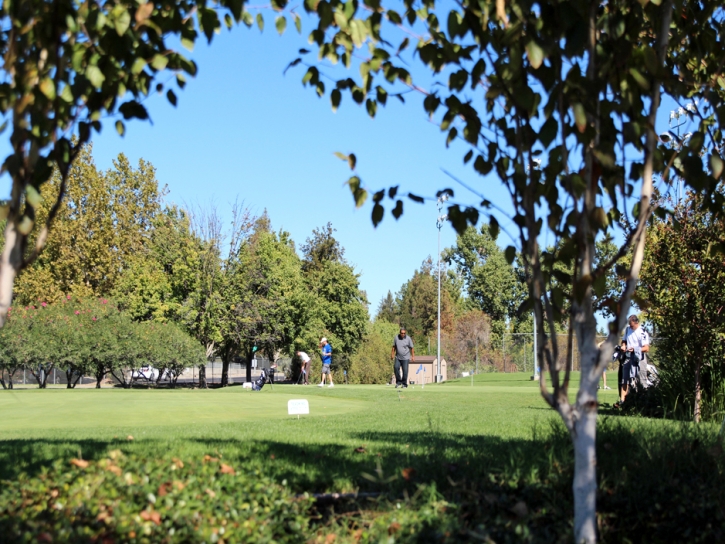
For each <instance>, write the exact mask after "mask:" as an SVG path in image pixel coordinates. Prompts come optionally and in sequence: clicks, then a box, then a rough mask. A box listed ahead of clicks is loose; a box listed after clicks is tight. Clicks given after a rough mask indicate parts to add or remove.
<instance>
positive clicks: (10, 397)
mask: <svg viewBox="0 0 725 544" xmlns="http://www.w3.org/2000/svg"><path fill="white" fill-rule="evenodd" d="M309 389H310V388H302V387H299V388H297V387H294V388H293V387H292V386H276V387H275V390H274V391H272V390H271V388H269V386H267V387H265V388H264V390H262V391H260V392H252V391H249V390H244V389H242V388H241V387H230V388H228V389H210V390H206V391H201V390H188V389H177V390H123V389H113V390H109V389H101V390H98V389H75V390H73V389H71V390H67V389H48V390H45V391H41V390H24V391H5V392H4V393H3V394H2V395H0V412H2V414H3V418H2V422H0V429H1V430H3V431H19V430H23V429H43V428H48V429H51V428H52V429H54V430H60V429H63V428H68V429H71V428H72V429H79V428H89V427H103V428H108V427H151V426H162V425H179V424H183V425H199V424H202V425H203V424H204V423H208V422H214V423H219V422H234V421H244V420H250V419H259V418H263V419H282V418H286V417H290V416H288V415H287V401H288V400H289V399H295V398H307V399H308V400H309V403H310V416H304V417H323V416H331V415H339V414H345V413H349V412H353V411H357V410H362V409H364V408H365V406H366V405H368V403H367V402H365V401H363V400H357V399H347V398H338V397H336V396H333V395H332V393H333V391H332V390H331V391H329V393H330V394H325V393H328V391H327V390H325V391H319V392H318V391H314V394H312V395H310V394H309V392H308V391H309ZM315 389H316V388H315ZM306 390H307V391H306ZM310 392H311V391H310Z"/></svg>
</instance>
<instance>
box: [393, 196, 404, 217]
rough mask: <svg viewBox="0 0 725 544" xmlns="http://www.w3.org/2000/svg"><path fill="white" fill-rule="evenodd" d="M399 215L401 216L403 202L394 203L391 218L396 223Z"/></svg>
mask: <svg viewBox="0 0 725 544" xmlns="http://www.w3.org/2000/svg"><path fill="white" fill-rule="evenodd" d="M401 215H403V201H402V200H398V201H396V202H395V208H393V217H395V220H396V221H397V220H398V219H400V216H401Z"/></svg>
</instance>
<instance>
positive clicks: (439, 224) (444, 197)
mask: <svg viewBox="0 0 725 544" xmlns="http://www.w3.org/2000/svg"><path fill="white" fill-rule="evenodd" d="M447 200H448V194H443V195H441V196H439V197H438V203H437V204H438V219H437V220H436V228H437V229H438V345H437V361H438V365H437V366H438V368H437V371H436V372H437V373H436V382H437V383H440V382H441V381H443V376H442V375H441V228H442V227H443V222H444V221H446V220H447V219H448V216H447V215H444V214H442V213H441V212H442V211H443V204H444V203H445V202H446V201H447Z"/></svg>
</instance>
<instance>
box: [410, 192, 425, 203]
mask: <svg viewBox="0 0 725 544" xmlns="http://www.w3.org/2000/svg"><path fill="white" fill-rule="evenodd" d="M408 198H409V199H410V200H412V201H413V202H417V203H418V204H423V203H425V199H424V198H423V197H422V196H418V195H414V194H413V193H408Z"/></svg>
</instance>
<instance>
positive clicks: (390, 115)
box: [0, 18, 667, 314]
mask: <svg viewBox="0 0 725 544" xmlns="http://www.w3.org/2000/svg"><path fill="white" fill-rule="evenodd" d="M272 22H273V21H272V20H271V18H268V20H267V27H266V30H265V32H264V33H263V34H260V32H259V31H258V30H257V29H256V27H255V28H253V29H247V28H245V27H239V28H235V29H234V30H233V31H232V32H227V31H223V32H222V33H221V34H220V35H218V36H216V37H215V39H214V43H213V44H212V45H211V46H207V45H206V44H205V43H201V42H202V41H203V40H202V41H200V43H199V44H197V48H196V49H195V51H194V52H193V53H192V54H191V56H192V57H193V58H194V59H195V60H196V61H197V63H198V65H199V73H198V75H197V77H196V78H195V79H192V80H190V81H189V83H188V85H187V87H186V89H185V90H184V91H180V92H178V93H177V95H178V97H179V104H178V106H177V107H176V108H174V107H172V106H171V105H170V104H169V103H168V102H167V100H166V98H165V97H164V96H162V95H156V94H154V95H152V96H151V97H150V98H149V99H148V100H147V101H146V102H145V105H146V107H147V109H148V110H149V112H150V114H151V118H152V121H153V122H152V123H148V122H141V121H134V122H131V123H128V124H127V127H126V136H125V137H124V138H121V137H119V136H118V135H117V134H116V132H115V130H114V128H113V123H112V122H110V123H107V124H106V125H105V127H104V132H103V134H101V135H100V136H98V135H94V140H93V145H94V157H95V160H96V163H97V165H98V166H99V167H100V168H103V169H105V168H109V167H111V161H112V160H113V158H114V157H115V156H116V155H118V154H119V153H124V154H126V155H127V156H128V157H129V158H130V160H131V161H132V162H134V163H135V162H136V161H138V159H140V158H143V159H145V160H148V161H150V162H151V163H152V164H154V166H155V167H156V168H157V177H158V180H159V182H160V184H161V185H167V186H168V188H169V195H168V197H167V198H168V201H169V202H174V203H177V204H181V205H191V206H196V205H200V206H205V205H208V204H210V203H214V204H216V206H217V207H218V209H219V211H220V212H222V214H223V216H224V217H225V219H226V220H227V221H230V220H231V217H230V213H229V211H230V205H231V203H232V202H233V201H234V200H235V199H237V198H239V199H240V200H243V201H244V203H245V204H246V205H247V206H248V207H250V208H251V209H252V210H253V211H254V212H256V213H262V211H263V210H264V209H267V211H268V213H269V215H270V218H271V220H272V224H273V226H274V228H275V229H279V228H284V229H285V230H287V231H289V232H290V233H291V234H292V237H293V238H294V240H295V241H296V242H297V243H298V245H300V244H302V243H303V242H304V240H305V239H306V238H307V237H308V236H309V235H310V233H311V232H312V229H313V228H315V227H320V226H322V225H325V224H326V223H327V222H331V223H332V224H333V226H334V227H335V228H336V229H337V234H336V236H337V237H338V239H339V240H340V242H341V243H342V245H343V246H344V248H345V251H346V257H347V259H348V260H349V262H350V263H352V264H353V265H354V266H355V267H356V269H357V271H358V272H359V273H360V274H361V278H360V279H361V286H362V288H363V289H364V290H365V291H367V294H368V298H369V301H370V309H371V313H373V314H374V312H375V309H376V308H377V305H378V303H379V301H380V299H381V297H383V296H384V295H385V294H386V293H387V291H388V290H391V291H393V292H395V291H396V290H398V289H399V288H400V286H401V285H402V284H403V283H404V282H405V281H406V280H407V279H408V278H410V277H411V275H412V273H413V271H414V270H415V269H417V268H418V267H419V266H420V264H421V262H422V261H423V260H424V259H425V258H426V257H427V256H428V255H431V256H433V257H435V254H436V251H437V233H436V228H435V222H436V216H437V210H436V208H435V205H434V204H433V203H430V202H429V203H426V204H424V205H420V204H415V203H413V202H411V201H408V200H407V199H406V200H405V202H404V203H405V214H404V215H403V217H402V218H401V219H400V220H399V221H397V222H396V221H395V220H394V219H393V217H392V216H391V215H389V214H386V216H385V219H384V221H383V222H382V224H381V225H379V226H378V228H377V229H376V228H373V226H372V223H371V220H370V211H371V206H370V205H369V204H368V205H366V206H365V207H364V208H362V209H359V210H356V209H355V207H354V204H353V200H352V197H351V195H350V192H349V190H348V189H347V187H346V186H344V185H343V184H344V181H345V180H346V179H347V178H348V177H349V176H350V170H349V168H348V166H347V164H346V163H344V162H343V161H341V160H340V159H338V158H337V157H335V156H334V152H336V151H340V152H343V153H349V152H355V154H356V155H357V158H358V173H359V175H360V176H361V178H362V179H363V182H364V183H365V184H366V186H367V187H368V188H370V189H373V190H376V189H380V188H383V187H389V186H392V185H400V190H401V191H402V192H407V191H411V192H414V193H416V194H420V195H426V196H434V195H435V192H436V191H437V190H438V189H441V188H443V187H448V186H453V187H454V188H455V190H456V195H457V197H461V198H460V200H465V201H467V202H470V203H474V202H476V200H477V199H476V198H475V197H473V196H471V195H467V194H466V191H465V190H463V189H462V188H460V187H457V186H455V184H454V182H452V181H451V180H450V179H449V178H448V177H447V176H446V175H445V174H444V173H443V172H442V171H441V169H442V168H445V169H447V170H449V171H450V172H452V173H453V174H455V175H456V176H458V177H460V178H461V179H463V180H465V181H467V182H470V183H471V184H473V185H475V186H476V187H477V189H479V190H483V191H484V192H485V194H486V196H487V197H488V198H489V199H490V200H492V201H494V202H496V203H497V204H499V205H500V206H502V207H504V208H510V206H509V205H508V201H507V199H508V197H507V194H506V193H505V192H504V190H503V188H502V186H501V185H500V184H499V183H498V181H496V180H495V179H493V178H492V176H489V178H487V179H485V180H481V178H478V177H476V176H474V175H473V174H472V171H471V169H470V168H469V167H464V166H463V164H462V156H463V154H464V153H465V148H464V147H462V146H460V145H459V144H455V143H454V144H453V145H452V146H451V149H446V147H445V139H444V136H443V135H442V134H441V133H440V132H439V130H438V129H437V127H436V126H435V125H433V124H432V123H430V122H429V121H428V120H427V118H426V116H425V114H424V112H423V109H422V107H421V106H420V103H421V100H422V97H420V96H417V95H416V94H415V93H411V94H408V95H407V97H406V98H407V104H406V105H402V104H400V103H399V102H398V101H397V100H394V99H391V100H389V101H388V106H387V107H386V108H380V109H379V110H378V115H377V117H376V118H375V119H370V118H369V117H368V115H367V113H366V112H365V110H364V108H361V107H360V106H358V105H356V104H354V103H353V102H352V101H351V100H350V98H349V96H344V97H343V101H342V106H341V107H340V109H339V110H338V112H337V113H333V112H332V111H331V108H330V104H329V100H328V98H322V99H320V98H318V97H317V95H316V94H315V92H314V91H313V90H311V89H309V88H303V86H302V84H301V82H300V80H301V78H302V75H303V74H304V71H305V69H304V68H303V67H302V66H297V67H295V68H293V69H291V70H289V71H288V72H287V74H286V75H283V71H284V69H285V67H286V66H287V65H288V64H289V62H290V61H291V60H293V59H294V58H295V57H296V56H297V55H296V53H297V50H298V49H299V48H301V47H309V46H308V44H307V39H306V33H305V29H303V35H302V36H300V35H298V34H297V33H296V32H295V31H294V29H288V31H287V32H286V34H285V35H284V36H281V37H280V36H278V35H277V33H276V32H275V30H274V27H273V24H272ZM290 26H291V25H290ZM310 49H314V48H313V47H312V48H310ZM340 70H341V69H338V71H337V72H336V74H337V75H338V76H339V75H340V74H341V73H342V72H341V71H340ZM663 109H664V108H663ZM664 115H665V116H666V115H667V112H665V113H664ZM661 121H663V122H660V123H658V125H663V126H662V129H664V128H666V126H667V125H666V123H667V121H666V117H665V119H661ZM6 146H7V143H6V142H2V143H1V144H0V148H4V147H6ZM8 189H9V183H8V180H7V178H6V177H5V179H2V180H0V193H7V192H8ZM457 200H459V198H457ZM387 203H388V209H390V208H391V206H390V204H392V202H391V201H387ZM502 224H503V225H505V224H506V223H505V222H503V221H502ZM454 241H455V233H454V232H453V230H452V228H451V227H450V226H449V225H446V226H445V227H444V228H443V230H442V232H441V243H442V247H445V246H448V245H451V244H452V243H454ZM500 242H501V243H502V244H504V245H505V244H507V243H508V240H504V239H501V240H500Z"/></svg>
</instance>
